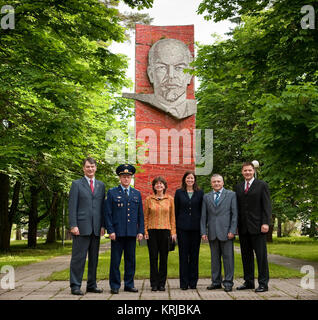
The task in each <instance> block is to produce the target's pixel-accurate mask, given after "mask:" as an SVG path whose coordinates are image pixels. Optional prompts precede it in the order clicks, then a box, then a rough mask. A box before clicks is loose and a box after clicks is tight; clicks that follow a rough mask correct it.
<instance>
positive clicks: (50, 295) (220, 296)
mask: <svg viewBox="0 0 318 320" xmlns="http://www.w3.org/2000/svg"><path fill="white" fill-rule="evenodd" d="M107 247H108V244H103V245H101V252H104V251H105V250H107ZM236 250H237V249H236ZM269 261H270V262H273V263H276V264H281V265H284V266H287V267H290V268H295V269H298V270H300V268H301V267H302V266H303V265H311V266H313V267H314V269H315V272H316V276H315V287H314V289H304V288H302V287H301V279H271V280H270V283H269V291H268V292H265V293H258V294H256V293H255V292H254V290H245V291H237V290H235V288H236V287H237V286H239V285H240V284H242V283H243V279H235V281H234V287H233V291H232V292H229V293H226V292H224V290H223V289H218V290H213V291H208V290H206V287H207V286H208V285H209V284H210V282H211V280H210V279H200V280H199V282H198V286H197V289H196V290H193V289H189V290H186V291H183V290H180V288H179V280H178V279H168V280H167V285H166V291H165V292H152V291H151V288H150V283H149V279H144V280H135V286H136V287H137V288H138V289H139V292H138V293H129V292H124V291H123V290H120V292H119V294H117V295H113V294H111V293H110V290H109V284H108V280H107V281H105V280H102V281H99V282H98V287H100V288H103V289H104V292H103V293H102V294H94V293H87V294H85V295H84V296H74V295H71V293H70V288H69V282H68V281H43V280H41V279H44V278H46V277H47V276H49V275H50V274H51V273H52V272H54V271H60V270H64V269H66V268H68V267H69V263H70V256H69V255H66V256H59V257H55V258H52V259H49V260H46V261H42V262H39V263H34V264H31V265H27V266H22V267H18V268H16V270H15V289H13V290H3V289H1V286H0V300H318V277H317V272H318V263H317V262H316V263H313V262H309V261H302V260H298V259H291V258H286V257H281V256H277V255H269ZM1 276H3V275H1ZM256 284H257V282H256ZM85 287H86V282H85V281H84V282H83V284H82V289H85Z"/></svg>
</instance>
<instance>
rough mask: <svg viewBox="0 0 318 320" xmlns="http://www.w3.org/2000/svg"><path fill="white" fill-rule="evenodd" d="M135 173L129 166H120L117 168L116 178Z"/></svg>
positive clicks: (133, 168) (134, 169)
mask: <svg viewBox="0 0 318 320" xmlns="http://www.w3.org/2000/svg"><path fill="white" fill-rule="evenodd" d="M135 172H136V168H135V167H134V166H132V165H131V164H121V165H120V166H118V167H117V169H116V173H117V175H118V176H120V175H121V174H130V175H133V174H135Z"/></svg>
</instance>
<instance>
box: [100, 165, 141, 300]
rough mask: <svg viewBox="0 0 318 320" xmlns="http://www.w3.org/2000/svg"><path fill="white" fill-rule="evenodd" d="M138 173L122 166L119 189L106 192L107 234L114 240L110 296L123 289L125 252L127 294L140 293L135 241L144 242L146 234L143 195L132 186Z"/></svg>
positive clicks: (119, 174) (118, 169)
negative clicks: (121, 276)
mask: <svg viewBox="0 0 318 320" xmlns="http://www.w3.org/2000/svg"><path fill="white" fill-rule="evenodd" d="M135 172H136V169H135V167H134V166H132V165H129V164H122V165H120V166H118V167H117V169H116V173H117V175H118V176H119V179H120V185H119V186H118V187H115V188H112V189H110V190H108V192H107V198H106V200H105V206H104V208H105V209H104V215H105V222H106V229H107V233H108V234H109V238H110V239H111V261H110V272H109V284H110V289H111V293H113V294H117V293H118V292H119V288H120V281H121V279H120V271H119V266H120V261H121V257H122V253H123V251H124V259H125V274H124V283H125V286H124V290H125V291H128V292H138V289H137V288H135V286H134V276H135V269H136V254H135V251H136V237H137V239H138V240H142V238H143V234H144V213H143V208H142V200H141V194H140V192H139V191H138V190H136V189H134V188H132V187H131V186H130V182H131V178H132V176H133V175H134V173H135Z"/></svg>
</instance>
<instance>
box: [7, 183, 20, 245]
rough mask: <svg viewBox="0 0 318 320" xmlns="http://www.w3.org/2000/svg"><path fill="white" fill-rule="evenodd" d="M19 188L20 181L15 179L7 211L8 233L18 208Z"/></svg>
mask: <svg viewBox="0 0 318 320" xmlns="http://www.w3.org/2000/svg"><path fill="white" fill-rule="evenodd" d="M20 189H21V182H20V181H19V180H17V181H16V182H15V184H14V188H13V195H12V201H11V207H10V211H9V228H10V233H11V230H12V224H13V221H14V219H15V217H16V214H17V210H18V205H19V194H20ZM20 233H21V231H20ZM20 238H21V236H20ZM17 240H18V239H17ZM19 240H21V239H19Z"/></svg>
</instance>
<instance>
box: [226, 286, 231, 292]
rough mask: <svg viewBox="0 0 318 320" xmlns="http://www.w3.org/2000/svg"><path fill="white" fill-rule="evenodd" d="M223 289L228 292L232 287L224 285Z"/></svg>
mask: <svg viewBox="0 0 318 320" xmlns="http://www.w3.org/2000/svg"><path fill="white" fill-rule="evenodd" d="M224 291H225V292H230V291H232V287H224Z"/></svg>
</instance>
